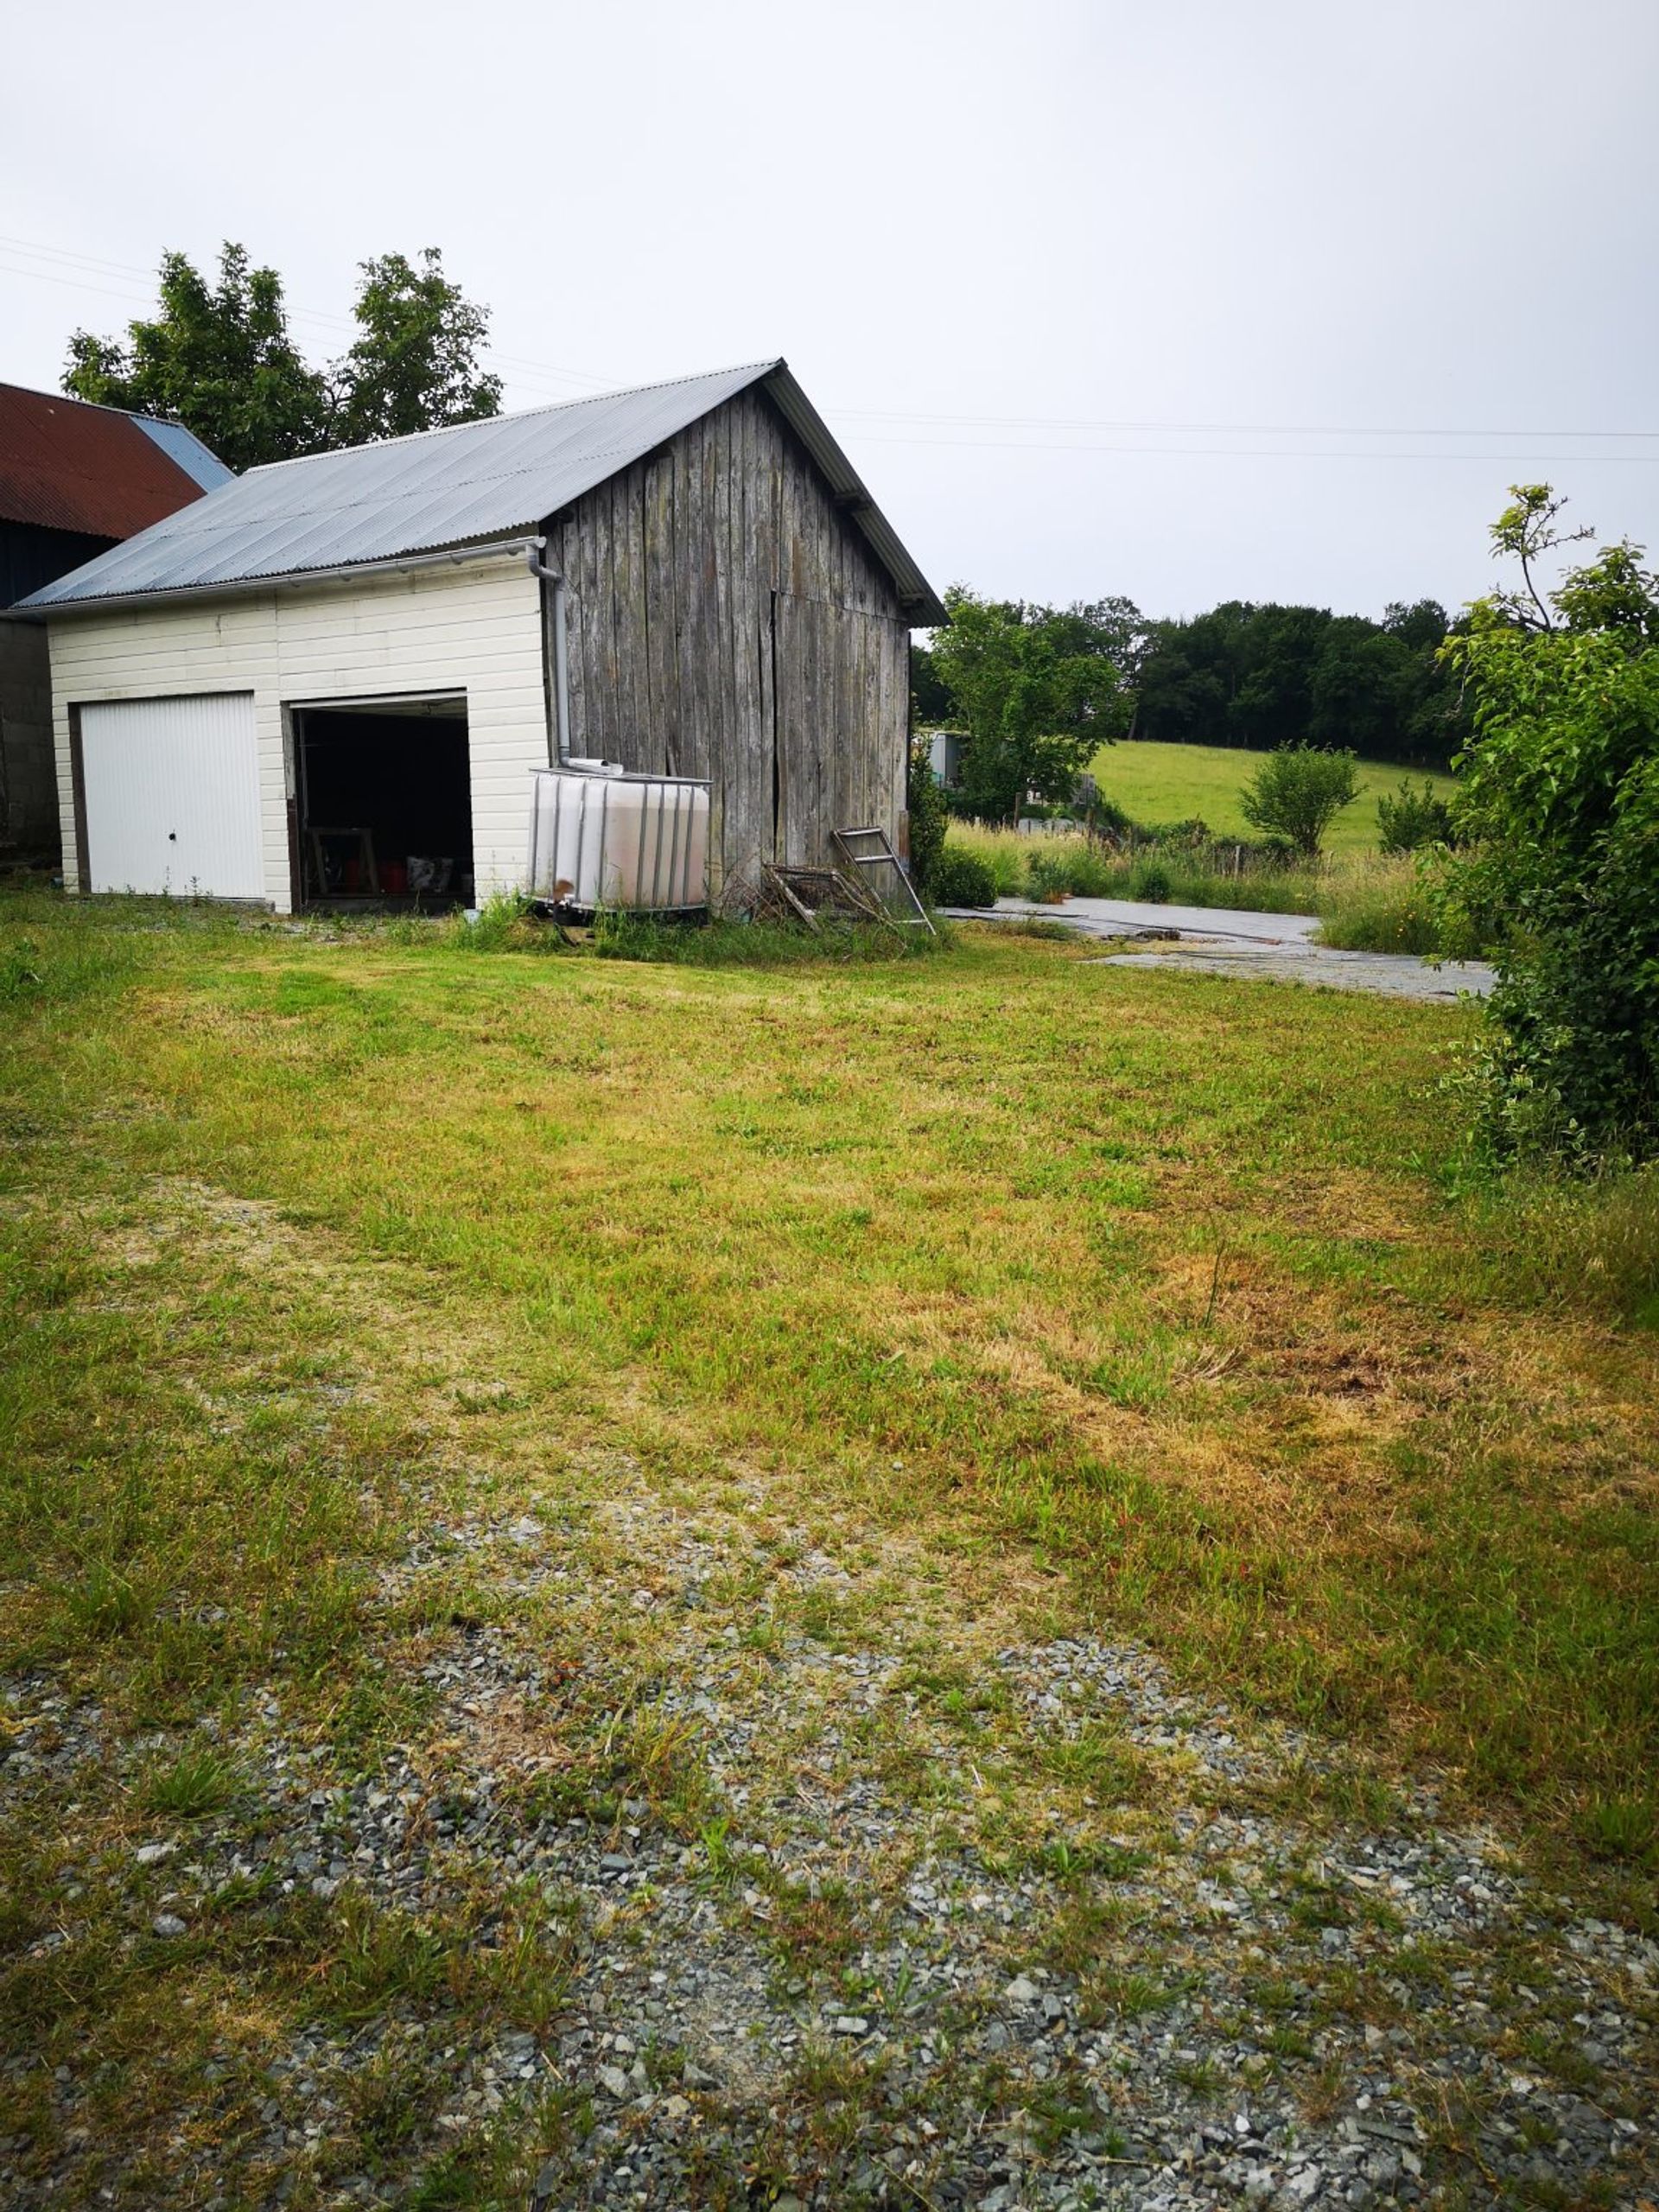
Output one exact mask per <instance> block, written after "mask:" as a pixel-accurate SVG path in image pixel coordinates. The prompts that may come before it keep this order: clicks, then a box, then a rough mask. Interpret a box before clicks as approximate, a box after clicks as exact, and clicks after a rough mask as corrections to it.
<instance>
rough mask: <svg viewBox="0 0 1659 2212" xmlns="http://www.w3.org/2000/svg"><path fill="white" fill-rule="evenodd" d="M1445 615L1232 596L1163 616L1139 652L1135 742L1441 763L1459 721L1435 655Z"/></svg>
mask: <svg viewBox="0 0 1659 2212" xmlns="http://www.w3.org/2000/svg"><path fill="white" fill-rule="evenodd" d="M1446 630H1447V622H1446V610H1445V608H1444V607H1441V606H1440V604H1439V602H1438V601H1434V600H1429V599H1425V600H1419V601H1416V602H1415V603H1414V604H1413V605H1410V606H1407V605H1403V604H1398V603H1396V604H1395V605H1393V606H1390V607H1389V609H1388V610H1387V612H1386V613H1385V614H1384V616H1383V620H1382V621H1381V622H1373V621H1370V620H1369V619H1368V618H1367V617H1365V616H1364V615H1361V614H1332V613H1330V612H1329V611H1328V610H1327V609H1325V608H1324V607H1279V606H1274V605H1265V606H1257V605H1254V604H1251V603H1250V602H1249V601H1239V600H1231V601H1227V602H1225V603H1224V605H1222V606H1220V607H1214V608H1212V609H1211V612H1210V613H1206V614H1199V615H1195V616H1193V617H1192V619H1191V620H1187V621H1181V622H1158V623H1154V625H1153V626H1152V630H1151V634H1150V637H1149V639H1147V644H1146V646H1145V648H1144V651H1143V653H1142V656H1141V667H1140V671H1139V686H1138V696H1137V700H1136V710H1135V736H1137V737H1145V738H1159V739H1162V740H1163V741H1166V743H1175V744H1182V743H1185V744H1199V745H1237V746H1244V747H1249V748H1250V749H1252V750H1254V751H1258V752H1267V751H1272V750H1273V749H1274V748H1276V747H1281V746H1287V745H1288V746H1307V745H1311V746H1318V747H1332V746H1343V747H1352V748H1353V750H1355V751H1356V752H1357V753H1362V754H1366V755H1369V756H1371V757H1375V758H1379V759H1383V760H1400V761H1408V762H1415V763H1421V764H1422V765H1424V766H1445V764H1446V762H1447V761H1448V760H1451V758H1452V754H1453V753H1456V752H1457V751H1458V749H1459V746H1460V745H1461V744H1462V742H1463V740H1464V736H1465V729H1466V724H1465V717H1464V714H1463V709H1462V705H1461V702H1460V698H1459V687H1458V684H1457V682H1456V680H1455V678H1454V677H1453V676H1452V673H1451V672H1450V671H1449V670H1447V669H1446V666H1445V665H1444V664H1442V663H1441V662H1440V658H1439V651H1440V645H1441V643H1442V641H1443V639H1445V637H1446Z"/></svg>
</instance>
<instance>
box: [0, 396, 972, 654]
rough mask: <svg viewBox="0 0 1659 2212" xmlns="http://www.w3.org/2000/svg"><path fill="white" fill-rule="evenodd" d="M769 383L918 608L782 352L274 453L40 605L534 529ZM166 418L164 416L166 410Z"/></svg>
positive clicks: (246, 577)
mask: <svg viewBox="0 0 1659 2212" xmlns="http://www.w3.org/2000/svg"><path fill="white" fill-rule="evenodd" d="M761 383H764V384H766V385H767V387H768V388H769V390H770V391H772V397H774V399H775V400H776V401H777V402H778V404H779V406H780V407H781V408H782V410H783V411H784V413H785V416H786V418H787V419H788V420H789V421H790V422H791V423H792V424H793V425H794V427H795V429H796V430H797V431H798V434H799V435H801V436H802V437H803V439H804V441H805V442H806V444H807V446H808V448H809V449H810V451H811V452H812V454H813V458H814V460H815V461H817V464H818V466H819V467H821V468H823V470H824V472H825V474H827V475H828V476H829V479H830V481H831V486H832V488H833V490H834V491H835V492H836V493H838V494H840V495H842V498H843V499H844V500H845V501H846V503H847V508H848V512H849V518H850V519H851V520H852V521H853V522H854V523H855V526H857V527H858V528H860V529H861V530H862V531H864V534H865V536H866V537H868V540H869V542H870V544H871V547H872V550H874V552H875V554H876V556H877V558H878V559H879V560H880V562H881V563H882V565H883V566H884V567H885V568H886V569H887V570H888V571H889V573H890V574H891V575H893V580H894V582H895V584H896V585H897V586H898V588H899V594H900V596H901V597H902V598H903V599H904V600H905V601H906V603H907V604H917V605H920V606H922V607H925V612H923V613H918V617H917V619H918V620H926V621H935V620H942V619H943V611H942V610H940V609H939V608H938V601H937V600H936V599H935V597H934V594H933V593H932V591H931V588H930V587H929V586H928V584H927V583H926V582H925V579H924V578H923V577H922V575H921V574H920V572H919V570H918V569H916V567H915V564H914V563H912V561H911V559H910V556H908V555H907V554H906V552H905V550H904V549H903V547H902V546H900V545H899V541H898V539H897V538H896V537H894V536H893V532H892V531H891V529H890V528H889V527H888V525H887V523H886V522H885V521H884V520H883V518H881V516H880V513H879V512H877V510H876V509H875V507H874V503H873V502H872V501H870V499H869V498H868V493H865V491H864V488H863V486H862V485H861V483H860V482H859V480H858V478H857V476H856V475H855V473H854V471H853V469H852V466H851V464H850V462H849V461H847V459H846V456H845V455H844V454H842V452H841V449H840V448H839V447H838V446H837V445H836V442H835V441H834V439H833V438H832V437H831V436H830V434H829V430H828V429H827V428H826V426H825V425H824V423H823V421H822V419H821V418H820V417H819V416H818V415H817V412H816V410H814V409H813V408H812V406H811V405H810V402H809V401H808V400H807V399H806V397H805V394H804V392H803V391H801V389H800V386H799V385H798V384H797V383H796V382H795V379H794V378H793V377H791V375H790V373H789V372H788V370H787V368H786V367H785V364H784V363H783V362H782V361H760V362H752V363H750V364H749V365H747V366H746V367H742V368H734V369H722V370H718V371H716V372H714V373H713V374H711V375H708V376H696V377H682V378H677V380H676V381H674V382H672V383H668V384H655V385H642V386H640V387H639V388H638V389H637V390H634V391H616V392H606V393H602V394H601V395H600V396H599V397H595V398H592V399H575V400H567V401H564V402H563V403H561V404H558V405H556V406H552V407H539V408H535V409H532V410H530V411H529V412H527V413H524V414H521V415H499V416H494V417H493V418H492V419H490V420H489V421H486V422H482V423H457V424H455V425H454V427H453V428H452V429H446V430H426V431H423V432H422V433H421V434H420V435H417V436H414V437H407V438H391V439H387V440H386V441H385V442H383V443H380V444H377V445H368V446H353V447H351V448H347V449H346V451H344V452H340V453H327V454H312V455H310V456H308V458H306V459H303V460H299V461H275V462H272V463H271V464H270V466H268V467H264V468H253V469H250V470H249V471H248V472H247V474H245V475H243V476H237V477H232V479H231V480H230V481H229V482H227V483H223V484H221V485H219V487H218V488H217V489H216V490H213V491H210V492H209V493H207V497H206V498H205V499H197V500H194V501H193V502H192V504H191V505H189V506H188V507H184V508H181V510H180V511H179V512H178V513H177V514H174V515H169V516H168V517H167V518H166V519H165V520H164V521H162V522H159V523H156V524H155V525H154V526H153V527H152V528H151V529H149V530H145V531H141V532H140V533H139V534H138V536H137V537H132V538H129V539H128V540H127V541H126V543H124V544H121V545H118V546H115V547H113V548H112V549H111V550H110V551H109V552H107V553H103V554H100V555H99V557H98V558H97V559H96V560H95V561H89V562H88V563H86V566H85V567H84V568H80V569H74V570H73V571H72V572H71V573H70V574H69V575H67V576H60V577H59V578H58V580H57V581H56V582H54V583H51V584H48V585H47V586H45V587H44V588H42V589H41V590H40V591H37V592H35V594H33V596H32V597H30V598H29V599H28V600H25V601H23V602H22V605H23V606H24V607H37V608H41V609H50V608H54V607H77V606H82V605H86V604H92V603H96V602H98V601H104V600H111V599H126V598H132V597H138V596H149V595H150V594H162V593H173V592H199V591H212V590H214V589H216V588H223V587H225V586H226V585H237V584H243V583H251V582H258V581H262V580H264V579H266V578H271V579H275V578H277V577H281V576H302V575H305V574H306V573H307V572H308V570H312V569H340V568H350V567H355V566H357V565H358V564H359V563H370V562H376V561H388V560H395V559H397V557H398V556H400V555H403V554H413V553H423V552H435V551H439V550H442V549H444V548H446V547H450V546H458V545H466V544H469V543H479V542H481V541H485V540H488V539H491V538H493V537H500V536H502V535H504V534H507V533H511V532H512V531H521V530H534V529H536V528H537V527H539V525H540V524H542V523H543V521H544V520H546V518H548V517H549V516H550V515H553V514H555V513H556V512H558V510H559V509H560V508H561V507H564V506H568V505H569V503H570V502H571V500H573V499H578V498H580V497H581V495H582V493H584V492H589V491H591V490H592V489H593V488H594V486H595V485H597V484H602V483H604V482H605V481H606V480H607V478H608V477H612V476H614V475H615V474H617V473H618V472H619V470H621V469H624V468H626V467H629V466H630V464H631V463H632V462H633V461H639V460H640V459H642V458H643V457H644V455H645V454H648V453H650V452H652V450H653V449H654V448H656V447H658V446H659V445H661V444H663V443H664V441H665V440H667V439H669V438H671V437H673V436H674V435H676V434H677V432H678V431H680V430H683V429H685V428H686V427H687V425H688V424H690V423H695V422H696V421H698V420H699V419H700V417H702V416H704V415H707V414H709V413H710V412H711V411H712V410H714V409H715V408H716V407H719V406H721V405H722V404H724V403H725V402H726V401H727V400H728V399H731V398H733V397H735V395H736V394H737V393H738V392H740V391H745V390H747V388H748V387H749V386H750V385H755V384H761ZM156 427H158V428H166V427H167V426H165V425H158V426H156Z"/></svg>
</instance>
